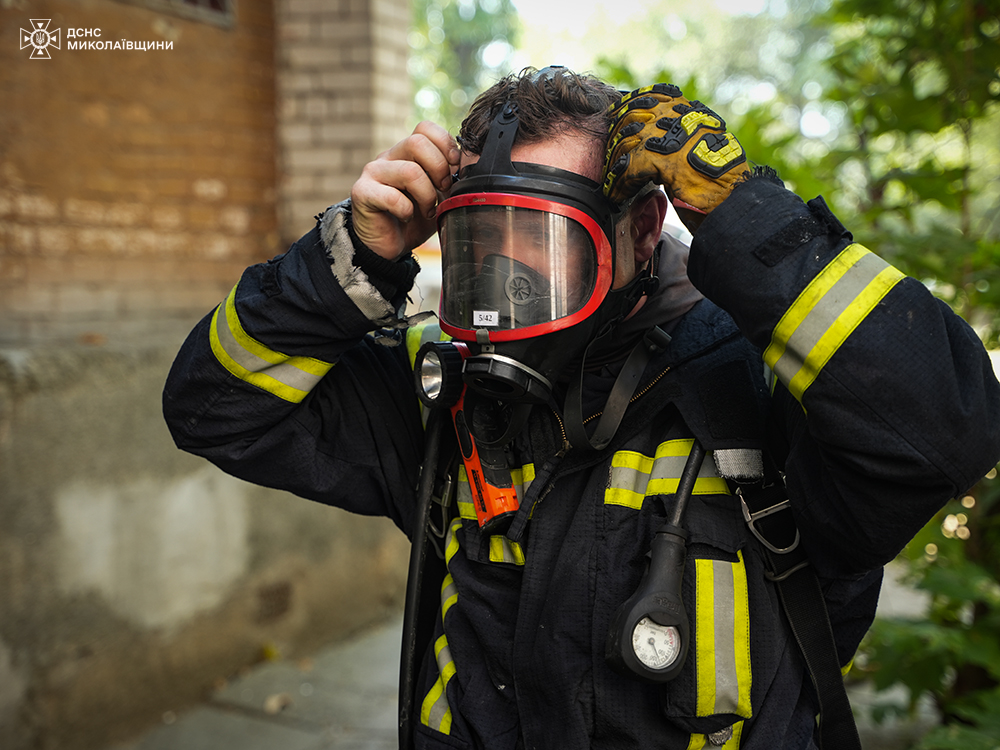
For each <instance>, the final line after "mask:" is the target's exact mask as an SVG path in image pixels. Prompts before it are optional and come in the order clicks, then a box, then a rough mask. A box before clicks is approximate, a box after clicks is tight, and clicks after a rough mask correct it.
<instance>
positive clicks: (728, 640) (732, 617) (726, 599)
mask: <svg viewBox="0 0 1000 750" xmlns="http://www.w3.org/2000/svg"><path fill="white" fill-rule="evenodd" d="M738 557H739V559H738V561H737V562H735V563H731V562H728V561H726V560H711V559H702V560H695V638H694V641H695V660H696V662H695V670H696V674H697V697H696V712H697V715H698V716H711V715H713V714H721V713H732V714H736V715H737V716H742V717H744V718H749V717H750V714H751V706H750V685H751V682H752V675H751V670H750V600H749V596H748V593H747V578H746V568H745V567H744V565H743V554H742V553H739V554H738Z"/></svg>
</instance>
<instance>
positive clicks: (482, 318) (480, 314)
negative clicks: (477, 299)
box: [472, 310, 500, 327]
mask: <svg viewBox="0 0 1000 750" xmlns="http://www.w3.org/2000/svg"><path fill="white" fill-rule="evenodd" d="M472 325H474V326H482V327H486V326H494V327H495V326H498V325H500V313H499V312H497V311H496V310H473V311H472Z"/></svg>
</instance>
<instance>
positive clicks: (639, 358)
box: [164, 67, 1000, 750]
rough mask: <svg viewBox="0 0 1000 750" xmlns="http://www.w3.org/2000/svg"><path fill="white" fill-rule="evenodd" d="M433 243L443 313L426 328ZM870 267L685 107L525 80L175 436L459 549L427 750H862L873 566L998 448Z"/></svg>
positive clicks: (930, 321) (898, 298)
mask: <svg viewBox="0 0 1000 750" xmlns="http://www.w3.org/2000/svg"><path fill="white" fill-rule="evenodd" d="M668 201H669V202H672V203H673V205H674V206H675V207H676V208H677V212H678V215H679V216H680V217H681V219H682V220H683V221H684V222H685V224H686V225H687V226H688V227H689V228H690V229H691V230H692V232H693V237H694V239H693V242H692V243H691V247H690V249H689V248H688V247H687V246H685V245H684V244H682V243H681V242H679V241H678V240H676V239H674V238H673V237H672V236H670V235H669V234H666V233H664V232H663V231H662V227H663V223H664V218H665V215H666V212H667V207H668ZM434 231H438V232H439V235H440V239H441V247H442V298H441V306H440V316H439V319H438V320H436V321H435V320H417V319H415V318H407V317H406V316H405V315H404V313H403V310H404V304H405V300H406V295H407V293H408V292H409V291H410V289H411V287H412V285H413V283H414V278H415V276H416V273H417V271H418V266H417V263H416V261H415V260H414V258H413V257H412V255H411V252H412V250H413V249H414V248H415V247H417V246H418V245H419V244H421V243H422V242H423V241H425V240H426V239H427V238H428V237H429V236H430V235H431V234H432V233H433V232H434ZM873 250H877V248H871V249H869V248H866V247H865V246H864V245H863V244H862V243H860V242H858V241H856V240H855V239H854V238H853V237H852V235H851V234H850V232H849V231H848V230H847V229H845V228H844V226H843V225H842V224H841V223H840V221H839V220H838V219H837V218H836V217H835V216H834V215H833V214H832V213H831V212H830V210H829V208H828V207H827V206H826V204H825V203H824V202H823V200H822V198H815V199H812V200H810V201H808V202H803V200H802V199H800V198H799V197H798V196H796V195H795V194H793V193H792V192H790V191H789V190H787V189H786V188H785V187H784V185H783V184H782V182H781V180H780V179H779V177H778V175H776V174H775V173H774V172H773V171H772V170H769V169H767V168H764V167H755V166H753V165H752V164H751V163H750V162H749V161H748V159H747V155H746V154H745V153H744V152H743V149H742V147H741V145H740V143H739V141H738V140H737V139H736V138H735V137H734V136H733V135H732V134H731V133H729V132H728V131H727V129H726V125H725V123H724V121H723V119H722V118H721V117H720V116H719V115H718V114H717V113H715V112H713V111H712V110H711V109H709V108H708V107H706V106H705V105H703V104H701V103H699V102H697V101H689V100H688V99H686V98H685V97H684V96H683V94H682V92H681V91H679V90H678V89H677V88H676V87H674V86H671V85H668V84H657V85H655V86H649V87H645V88H643V89H639V90H637V91H635V92H632V93H630V94H628V95H625V96H623V95H622V94H621V93H620V92H617V91H615V90H614V89H613V88H611V87H609V86H607V85H605V84H603V83H602V82H600V81H598V80H596V79H595V78H593V77H590V76H581V75H577V74H575V73H573V72H571V71H569V70H567V69H565V68H560V67H550V68H546V69H544V70H541V71H538V70H534V69H528V70H525V71H523V72H522V73H521V74H519V75H514V76H510V77H508V78H505V79H503V80H501V81H500V82H498V83H497V84H495V85H494V86H493V87H491V88H490V89H489V90H488V91H487V92H485V93H484V94H483V95H482V96H481V97H480V98H479V99H478V100H477V101H476V103H475V104H474V105H473V107H472V110H471V111H470V114H469V116H468V117H467V119H466V120H465V122H464V123H463V125H462V129H461V132H460V135H459V137H458V139H457V142H456V140H454V139H452V137H451V136H450V135H449V134H448V133H447V132H446V131H445V130H444V129H442V128H441V127H439V126H437V125H434V124H432V123H426V122H425V123H421V124H420V125H418V126H417V128H416V129H415V131H414V132H413V134H412V135H410V136H409V137H407V138H405V139H404V140H402V141H401V142H399V143H398V144H396V145H395V146H393V147H392V148H390V149H389V150H388V151H386V152H385V153H383V154H382V155H380V156H379V157H378V158H377V159H375V160H374V161H373V162H371V163H370V164H368V165H367V166H366V167H365V169H364V171H363V173H362V174H361V176H360V177H359V179H358V180H357V182H356V183H355V185H354V187H353V190H352V192H351V196H350V199H349V200H345V201H343V202H341V203H338V204H336V205H334V206H332V207H330V208H329V209H328V210H326V212H325V213H323V214H322V215H321V216H319V217H318V220H317V224H316V226H315V228H314V229H313V230H312V231H310V232H309V233H308V234H307V235H306V236H305V237H303V238H302V239H301V240H299V241H298V242H297V243H295V244H294V245H293V246H292V247H291V248H290V249H289V250H288V252H287V253H285V254H283V255H280V256H278V257H276V258H274V259H272V260H270V261H268V262H267V263H262V264H259V265H255V266H252V267H250V268H248V269H247V270H246V272H245V273H244V274H243V276H242V278H241V279H240V280H239V282H238V283H237V284H236V286H235V287H234V288H233V290H232V292H231V293H230V295H229V296H228V298H227V299H226V300H224V301H223V302H222V303H221V304H220V305H219V307H218V308H216V309H215V310H214V311H213V312H211V313H210V314H208V315H207V316H206V317H205V318H204V319H203V320H202V321H201V322H200V323H199V324H198V325H197V327H196V328H195V329H194V330H193V332H192V333H191V334H190V336H189V338H188V339H187V341H186V342H185V344H184V345H183V347H182V349H181V351H180V353H179V354H178V356H177V359H176V361H175V363H174V366H173V368H172V370H171V373H170V375H169V378H168V381H167V384H166V388H165V392H164V411H165V416H166V420H167V423H168V425H169V427H170V429H171V431H172V434H173V436H174V439H175V441H176V442H177V444H178V446H180V447H181V448H183V449H185V450H188V451H191V452H193V453H196V454H198V455H201V456H204V457H205V458H207V459H208V460H210V461H212V462H213V463H214V464H216V465H217V466H219V467H221V468H222V469H223V470H225V471H227V472H229V473H231V474H233V475H235V476H238V477H241V478H243V479H245V480H248V481H251V482H256V483H259V484H262V485H266V486H270V487H277V488H281V489H284V490H288V491H291V492H293V493H296V494H298V495H300V496H302V497H304V498H309V499H312V500H316V501H319V502H323V503H327V504H330V505H335V506H338V507H341V508H345V509H347V510H349V511H353V512H357V513H364V514H370V515H386V516H388V517H390V518H391V519H392V520H393V521H394V522H395V523H396V525H397V526H398V527H399V528H400V529H401V530H402V531H403V532H404V533H406V534H407V535H408V536H409V537H410V538H411V539H412V540H413V541H414V544H415V545H424V544H425V542H426V539H427V538H428V535H429V534H430V535H433V533H434V529H438V530H440V532H441V535H442V539H441V542H440V551H441V556H442V558H443V562H442V564H441V566H440V570H441V572H440V576H439V579H434V577H433V576H432V575H431V574H430V572H429V571H430V568H428V569H427V570H425V569H423V568H421V567H419V566H418V569H417V578H418V579H420V581H422V582H423V583H424V584H425V585H424V589H423V594H422V597H423V598H422V599H421V601H420V602H418V603H419V604H420V606H421V607H424V608H426V607H427V602H428V597H430V598H431V599H433V600H434V602H435V604H434V606H432V607H431V608H430V610H431V611H432V613H433V615H432V617H430V618H429V620H428V619H426V618H424V619H421V618H418V617H417V616H416V615H414V616H413V617H412V618H411V622H412V621H413V620H414V618H416V619H421V623H422V625H421V627H424V628H426V629H427V635H426V636H425V637H423V638H421V639H418V643H419V644H426V648H424V647H420V648H418V649H417V652H416V653H415V654H414V663H413V665H412V668H411V670H410V672H409V674H410V679H409V681H408V682H406V684H405V685H404V690H403V691H402V694H401V701H402V704H401V708H402V713H401V722H402V724H401V725H402V727H403V731H402V733H401V734H402V737H401V742H402V743H403V745H405V746H408V747H409V746H414V747H418V748H487V749H489V750H512V749H513V748H646V747H662V748H677V749H678V750H685V749H686V748H687V749H691V748H702V747H724V748H727V749H728V750H735V748H744V749H746V750H749V749H750V748H760V749H765V748H766V749H767V750H771V749H773V748H802V749H803V750H804V749H806V748H811V747H815V746H816V745H820V746H824V745H825V746H826V747H827V750H830V748H834V747H836V748H838V750H839V748H841V747H859V745H858V744H857V734H856V730H854V728H853V724H852V722H851V719H850V711H849V706H848V705H846V702H845V701H846V699H845V698H844V694H843V682H842V679H841V673H842V670H844V669H846V668H847V667H848V666H849V664H850V662H851V660H852V658H853V656H854V653H855V650H856V649H857V647H858V644H859V642H860V640H861V637H862V636H863V634H864V633H865V631H866V630H867V628H868V627H869V625H870V623H871V620H872V618H873V616H874V613H875V607H876V603H877V599H878V593H879V587H880V583H881V577H882V566H883V565H884V564H885V563H887V562H888V561H890V560H891V559H892V558H893V557H894V556H895V555H896V554H897V553H898V552H899V551H900V550H901V548H902V547H903V546H904V545H905V544H906V542H907V541H908V540H909V539H910V538H911V537H912V536H913V535H914V534H915V533H916V532H917V531H918V530H919V529H920V528H921V527H922V526H923V525H924V524H925V523H926V522H927V521H928V520H929V519H930V518H931V516H932V515H933V514H934V513H935V512H936V511H937V510H938V509H939V508H940V507H941V506H942V505H943V504H944V503H945V502H946V501H947V500H948V499H949V498H951V497H953V496H955V495H956V494H959V493H961V492H963V491H965V490H966V489H968V488H969V487H971V486H972V485H973V484H974V483H975V482H976V481H977V480H978V479H980V478H981V477H982V476H983V475H984V474H985V473H986V472H987V471H989V470H990V469H991V468H992V467H993V466H994V464H995V462H996V460H997V457H998V455H1000V450H998V446H1000V435H998V429H1000V419H998V415H1000V388H998V384H997V381H996V378H995V377H994V375H993V371H992V369H991V366H990V361H989V359H988V357H987V355H986V352H985V351H984V349H983V347H982V345H981V343H980V342H979V340H978V339H977V337H976V335H975V334H974V333H973V331H972V330H971V329H970V327H969V326H968V325H967V324H966V323H965V322H963V321H962V320H961V319H960V318H958V317H957V316H956V315H954V314H953V313H952V312H951V311H950V310H949V309H948V308H947V307H946V306H945V305H944V304H942V303H941V302H940V301H938V300H936V299H935V298H934V297H933V296H932V295H931V294H930V293H929V291H928V290H927V289H926V288H925V287H924V286H923V285H921V284H920V283H919V282H918V281H916V280H914V279H912V278H907V277H905V276H904V275H903V274H902V273H900V272H899V271H898V270H896V269H895V268H893V267H892V266H891V265H890V264H888V263H886V262H885V261H884V260H882V259H881V258H879V257H878V255H876V254H875V252H873ZM415 369H416V371H417V372H416V382H417V386H416V387H415V385H414V382H415V377H414V370H415ZM437 407H447V408H437ZM432 415H439V416H440V415H444V418H442V419H437V418H435V421H434V424H435V425H438V424H440V425H444V428H442V432H441V434H440V435H439V434H438V433H437V432H435V433H433V434H434V436H435V437H434V441H433V443H434V446H435V447H436V448H437V450H436V452H435V453H434V455H433V457H432V459H426V457H425V442H427V443H428V444H429V443H430V442H431V441H430V437H429V434H430V433H425V427H424V425H425V420H427V419H429V417H430V416H432ZM425 436H426V437H427V440H426V441H425ZM439 440H440V444H439ZM425 463H426V464H427V466H426V467H425V473H424V481H423V482H420V481H419V478H420V469H421V465H422V464H425ZM418 487H421V488H426V491H423V492H422V493H421V492H418ZM452 487H457V489H456V490H454V491H451V490H450V489H449V488H452ZM425 495H433V497H434V501H432V502H431V505H432V506H434V509H433V512H434V513H436V514H440V518H439V520H438V521H437V522H436V523H434V524H432V525H431V526H430V527H429V526H428V524H427V520H426V515H427V511H426V507H427V498H426V497H425ZM428 528H431V531H428ZM424 548H425V547H423V546H422V547H421V549H424ZM429 558H431V562H430V563H428V565H432V564H433V563H434V562H435V561H436V558H435V557H434V555H433V554H430V555H429ZM431 580H433V586H431V584H430V583H429V582H430V581H431ZM431 588H433V590H430V589H431ZM411 614H412V613H411ZM404 667H405V665H404ZM405 671H406V670H405V669H404V672H405ZM845 706H846V709H845ZM845 714H846V715H845ZM817 716H819V722H817Z"/></svg>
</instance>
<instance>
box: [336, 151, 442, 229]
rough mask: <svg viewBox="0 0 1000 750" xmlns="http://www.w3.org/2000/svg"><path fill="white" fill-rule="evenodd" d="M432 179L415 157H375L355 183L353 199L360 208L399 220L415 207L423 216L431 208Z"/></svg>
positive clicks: (434, 202)
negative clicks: (404, 158) (379, 212)
mask: <svg viewBox="0 0 1000 750" xmlns="http://www.w3.org/2000/svg"><path fill="white" fill-rule="evenodd" d="M431 179H432V178H431V176H430V175H428V173H427V172H426V170H425V169H424V168H423V167H422V166H421V165H420V164H418V163H416V162H414V161H398V160H390V159H382V160H376V161H374V162H371V163H370V164H368V165H367V166H366V167H365V169H364V172H363V173H362V179H361V180H359V181H358V182H357V183H355V188H354V191H352V200H353V201H355V202H357V203H359V204H360V205H361V206H362V208H363V209H367V210H371V211H385V212H388V213H390V214H392V215H393V216H395V217H396V218H397V219H399V220H400V221H409V220H410V219H411V218H412V217H413V214H414V211H417V212H419V213H421V214H422V215H425V216H427V215H430V214H432V213H433V212H434V208H435V206H436V205H437V189H436V188H435V185H434V183H433V182H432V181H431Z"/></svg>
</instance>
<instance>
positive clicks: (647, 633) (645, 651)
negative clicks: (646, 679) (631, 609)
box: [632, 617, 681, 670]
mask: <svg viewBox="0 0 1000 750" xmlns="http://www.w3.org/2000/svg"><path fill="white" fill-rule="evenodd" d="M632 650H633V651H634V652H635V655H636V658H637V659H638V660H639V661H640V662H642V664H643V665H644V666H646V667H647V668H648V669H656V670H660V669H666V668H667V667H669V666H670V665H671V664H673V663H674V662H675V661H677V657H678V656H679V655H680V652H681V634H680V631H678V630H677V628H675V627H674V626H673V625H660V624H659V623H656V622H653V621H652V620H650V619H649V618H648V617H643V618H642V619H641V620H639V622H637V623H636V624H635V628H634V629H633V630H632Z"/></svg>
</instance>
